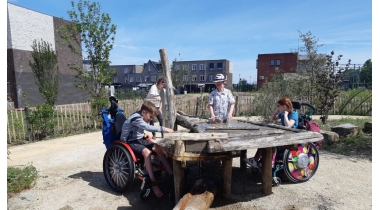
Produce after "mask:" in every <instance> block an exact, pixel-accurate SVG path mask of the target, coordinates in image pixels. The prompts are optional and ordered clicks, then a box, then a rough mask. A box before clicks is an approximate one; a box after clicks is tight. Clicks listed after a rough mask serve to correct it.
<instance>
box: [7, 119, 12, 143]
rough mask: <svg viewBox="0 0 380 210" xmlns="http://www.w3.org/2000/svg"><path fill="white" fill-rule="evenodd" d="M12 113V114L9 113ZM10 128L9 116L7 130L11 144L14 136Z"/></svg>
mask: <svg viewBox="0 0 380 210" xmlns="http://www.w3.org/2000/svg"><path fill="white" fill-rule="evenodd" d="M9 113H10V112H9ZM10 128H11V127H10V126H9V115H8V116H7V130H8V136H9V143H11V142H12V135H11V130H10Z"/></svg>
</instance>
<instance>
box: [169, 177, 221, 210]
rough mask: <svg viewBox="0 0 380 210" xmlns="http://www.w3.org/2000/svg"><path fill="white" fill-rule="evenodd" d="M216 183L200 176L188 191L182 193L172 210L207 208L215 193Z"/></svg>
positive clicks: (202, 209) (200, 209) (199, 209)
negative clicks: (184, 193)
mask: <svg viewBox="0 0 380 210" xmlns="http://www.w3.org/2000/svg"><path fill="white" fill-rule="evenodd" d="M216 190H217V188H216V184H215V181H214V180H213V179H211V178H202V179H199V180H197V181H196V182H195V184H194V186H193V188H192V189H191V190H190V192H189V193H187V194H186V195H184V196H183V197H182V198H181V200H179V202H178V203H177V205H176V206H175V207H174V208H173V210H174V209H175V210H185V209H197V210H206V209H209V207H210V206H211V204H212V202H213V201H214V197H215V194H216Z"/></svg>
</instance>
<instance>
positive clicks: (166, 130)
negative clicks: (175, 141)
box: [165, 128, 174, 133]
mask: <svg viewBox="0 0 380 210" xmlns="http://www.w3.org/2000/svg"><path fill="white" fill-rule="evenodd" d="M165 133H174V130H173V129H170V128H165Z"/></svg>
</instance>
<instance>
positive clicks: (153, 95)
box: [146, 84, 161, 108]
mask: <svg viewBox="0 0 380 210" xmlns="http://www.w3.org/2000/svg"><path fill="white" fill-rule="evenodd" d="M160 92H161V91H160V90H159V89H158V88H157V86H156V84H154V85H152V87H150V89H149V92H148V95H147V96H146V99H147V100H148V101H151V102H152V103H154V105H155V106H156V107H157V108H159V107H160V102H161V96H160Z"/></svg>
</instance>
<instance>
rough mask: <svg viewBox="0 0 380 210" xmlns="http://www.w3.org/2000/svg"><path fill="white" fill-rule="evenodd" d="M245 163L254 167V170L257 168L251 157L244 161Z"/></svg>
mask: <svg viewBox="0 0 380 210" xmlns="http://www.w3.org/2000/svg"><path fill="white" fill-rule="evenodd" d="M245 162H246V163H247V164H249V165H250V166H252V167H255V168H257V167H258V166H257V162H256V161H255V159H254V158H253V157H251V158H247V159H245Z"/></svg>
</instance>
